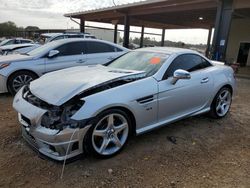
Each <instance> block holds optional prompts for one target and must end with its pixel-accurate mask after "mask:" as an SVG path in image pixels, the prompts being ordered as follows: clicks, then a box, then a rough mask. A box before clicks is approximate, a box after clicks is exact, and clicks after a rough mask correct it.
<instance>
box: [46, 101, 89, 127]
mask: <svg viewBox="0 0 250 188" xmlns="http://www.w3.org/2000/svg"><path fill="white" fill-rule="evenodd" d="M83 104H84V101H83V100H79V101H77V102H74V103H70V104H65V105H63V106H53V107H52V108H50V109H48V111H47V112H46V113H45V114H44V115H43V116H42V119H41V126H43V127H46V128H50V129H57V130H63V129H64V128H66V127H70V128H77V127H82V124H83V123H84V122H83V121H77V120H73V119H71V117H72V116H73V115H74V114H75V113H76V112H77V111H78V110H79V109H80V108H81V107H82V106H83Z"/></svg>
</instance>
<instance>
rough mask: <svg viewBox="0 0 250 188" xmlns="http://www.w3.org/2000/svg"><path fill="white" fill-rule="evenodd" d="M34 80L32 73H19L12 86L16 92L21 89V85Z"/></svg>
mask: <svg viewBox="0 0 250 188" xmlns="http://www.w3.org/2000/svg"><path fill="white" fill-rule="evenodd" d="M32 80H33V78H32V77H31V76H30V75H25V74H22V75H19V76H17V77H15V78H14V79H13V81H12V87H13V89H14V90H15V92H17V91H18V90H19V89H21V87H23V86H24V85H27V84H29V83H30V82H31V81H32Z"/></svg>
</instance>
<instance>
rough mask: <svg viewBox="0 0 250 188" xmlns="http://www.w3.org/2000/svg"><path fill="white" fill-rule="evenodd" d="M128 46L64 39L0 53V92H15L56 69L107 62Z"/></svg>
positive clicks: (90, 40) (122, 52)
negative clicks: (18, 52) (4, 54)
mask: <svg viewBox="0 0 250 188" xmlns="http://www.w3.org/2000/svg"><path fill="white" fill-rule="evenodd" d="M128 51H129V50H128V49H126V48H124V47H122V46H119V45H116V44H114V43H111V42H107V41H103V40H96V39H64V40H57V41H53V42H50V43H47V44H45V45H43V46H40V47H38V48H36V49H34V50H32V51H30V52H28V53H26V54H13V55H8V56H1V57H0V93H4V92H7V91H9V92H11V93H12V94H15V93H16V92H17V91H18V90H19V89H20V88H21V87H22V86H23V85H26V84H28V83H29V82H31V81H32V80H34V79H36V78H38V77H40V76H42V75H43V74H46V73H48V72H52V71H55V70H60V69H64V68H68V67H73V66H84V65H93V64H105V63H107V62H109V61H111V60H113V59H115V58H117V57H119V56H121V55H123V54H124V53H127V52H128Z"/></svg>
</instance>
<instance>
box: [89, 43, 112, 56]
mask: <svg viewBox="0 0 250 188" xmlns="http://www.w3.org/2000/svg"><path fill="white" fill-rule="evenodd" d="M115 51H116V49H115V47H114V46H111V45H109V44H106V43H102V42H95V41H93V42H90V41H89V42H87V51H86V53H87V54H93V53H105V52H115Z"/></svg>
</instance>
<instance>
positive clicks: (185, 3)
mask: <svg viewBox="0 0 250 188" xmlns="http://www.w3.org/2000/svg"><path fill="white" fill-rule="evenodd" d="M217 2H218V0H150V1H141V2H137V3H130V4H125V5H119V6H114V7H107V8H101V9H95V10H90V11H82V12H75V13H69V14H65V16H66V17H72V18H78V19H82V20H85V21H94V22H102V23H112V24H124V16H125V15H128V16H129V17H130V25H131V26H145V27H151V28H165V29H178V28H183V29H186V28H206V29H208V28H211V27H213V26H214V23H215V17H216V11H217Z"/></svg>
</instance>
